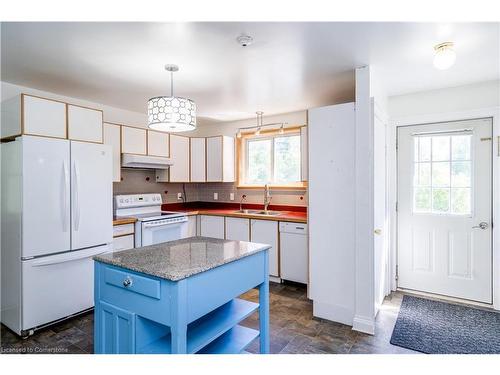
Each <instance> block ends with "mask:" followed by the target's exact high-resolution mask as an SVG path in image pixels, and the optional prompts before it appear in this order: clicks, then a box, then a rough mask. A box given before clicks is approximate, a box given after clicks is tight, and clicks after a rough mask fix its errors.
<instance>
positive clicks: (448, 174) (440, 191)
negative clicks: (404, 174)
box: [413, 132, 472, 215]
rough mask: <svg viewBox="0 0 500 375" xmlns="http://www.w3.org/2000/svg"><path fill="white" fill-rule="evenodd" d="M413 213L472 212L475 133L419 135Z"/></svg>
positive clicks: (453, 213)
mask: <svg viewBox="0 0 500 375" xmlns="http://www.w3.org/2000/svg"><path fill="white" fill-rule="evenodd" d="M413 140H414V163H413V166H414V179H413V212H414V213H428V214H440V215H443V214H444V215H471V213H472V207H471V197H472V160H471V141H472V133H471V132H462V133H460V134H459V135H450V134H439V135H437V134H433V135H425V136H423V135H416V136H414V138H413Z"/></svg>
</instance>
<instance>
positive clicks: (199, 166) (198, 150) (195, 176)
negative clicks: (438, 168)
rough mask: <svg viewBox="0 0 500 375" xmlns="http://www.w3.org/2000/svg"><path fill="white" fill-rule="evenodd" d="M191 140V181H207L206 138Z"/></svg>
mask: <svg viewBox="0 0 500 375" xmlns="http://www.w3.org/2000/svg"><path fill="white" fill-rule="evenodd" d="M189 141H190V142H191V161H190V164H191V182H205V181H206V180H207V178H206V158H205V156H206V154H205V138H190V140H189Z"/></svg>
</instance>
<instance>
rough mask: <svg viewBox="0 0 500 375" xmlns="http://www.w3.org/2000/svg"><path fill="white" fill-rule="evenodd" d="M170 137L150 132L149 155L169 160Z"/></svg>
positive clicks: (166, 134)
mask: <svg viewBox="0 0 500 375" xmlns="http://www.w3.org/2000/svg"><path fill="white" fill-rule="evenodd" d="M168 137H169V134H168V133H163V132H157V131H153V130H148V155H151V156H163V157H165V158H168V157H169V155H170V150H169V144H168V143H169V139H168Z"/></svg>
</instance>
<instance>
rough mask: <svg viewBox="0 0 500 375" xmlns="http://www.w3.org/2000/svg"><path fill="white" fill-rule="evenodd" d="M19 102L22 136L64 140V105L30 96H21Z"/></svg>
mask: <svg viewBox="0 0 500 375" xmlns="http://www.w3.org/2000/svg"><path fill="white" fill-rule="evenodd" d="M21 100H22V109H23V114H22V119H23V123H22V128H23V129H22V133H23V134H32V135H41V136H46V137H56V138H66V103H63V102H58V101H55V100H49V99H43V98H39V97H35V96H30V95H22V96H21ZM18 103H19V102H18ZM2 110H3V108H2ZM19 125H21V124H19ZM3 126H4V125H3V124H2V127H3ZM20 130H21V129H20ZM19 133H21V131H20V132H19ZM19 133H18V134H19Z"/></svg>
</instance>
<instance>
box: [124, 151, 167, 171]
mask: <svg viewBox="0 0 500 375" xmlns="http://www.w3.org/2000/svg"><path fill="white" fill-rule="evenodd" d="M173 164H174V163H173V162H172V159H170V158H164V157H161V156H147V155H135V154H122V167H123V168H141V169H168V168H169V167H170V166H171V165H173Z"/></svg>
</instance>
